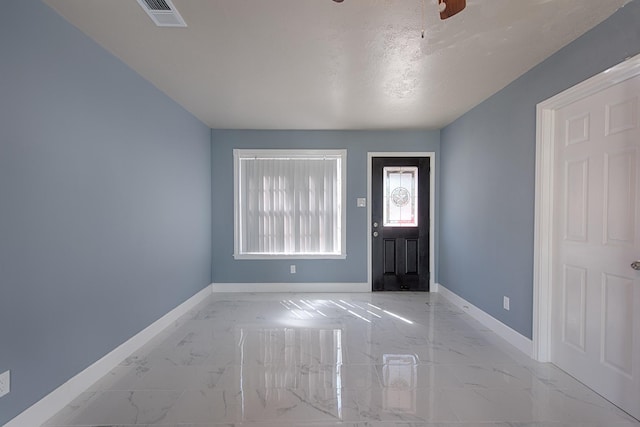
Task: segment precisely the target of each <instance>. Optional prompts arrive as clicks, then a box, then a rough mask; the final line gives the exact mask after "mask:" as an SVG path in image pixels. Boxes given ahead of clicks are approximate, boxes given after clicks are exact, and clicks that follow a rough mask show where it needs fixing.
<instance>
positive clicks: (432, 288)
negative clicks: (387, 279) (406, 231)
mask: <svg viewBox="0 0 640 427" xmlns="http://www.w3.org/2000/svg"><path fill="white" fill-rule="evenodd" d="M374 157H426V158H428V159H429V292H437V291H438V290H437V288H436V285H435V222H436V221H435V219H436V218H435V212H436V210H435V205H436V203H435V200H436V197H435V194H436V153H435V152H434V151H424V152H415V151H411V152H403V151H370V152H367V283H368V284H369V291H370V292H373V279H372V265H373V264H372V258H373V256H372V254H371V243H372V242H371V233H372V230H371V173H372V164H373V158H374Z"/></svg>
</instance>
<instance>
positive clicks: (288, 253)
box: [233, 150, 347, 259]
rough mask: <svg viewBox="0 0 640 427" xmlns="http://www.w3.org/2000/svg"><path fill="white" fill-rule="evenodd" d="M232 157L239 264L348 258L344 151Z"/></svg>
mask: <svg viewBox="0 0 640 427" xmlns="http://www.w3.org/2000/svg"><path fill="white" fill-rule="evenodd" d="M233 155H234V180H235V182H234V189H235V224H234V235H235V247H234V257H235V258H236V259H269V258H345V257H346V254H345V233H344V224H345V209H344V207H345V193H346V191H345V183H346V179H345V177H346V156H347V152H346V150H322V151H319V150H234V151H233Z"/></svg>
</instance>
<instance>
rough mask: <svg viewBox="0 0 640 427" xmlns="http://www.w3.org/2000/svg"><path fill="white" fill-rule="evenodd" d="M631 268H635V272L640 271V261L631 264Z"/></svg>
mask: <svg viewBox="0 0 640 427" xmlns="http://www.w3.org/2000/svg"><path fill="white" fill-rule="evenodd" d="M631 268H633V269H634V270H640V261H633V262H632V263H631Z"/></svg>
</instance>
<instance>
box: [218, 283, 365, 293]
mask: <svg viewBox="0 0 640 427" xmlns="http://www.w3.org/2000/svg"><path fill="white" fill-rule="evenodd" d="M211 289H212V291H213V292H214V293H216V292H295V293H301V292H320V293H325V292H334V293H335V292H370V291H371V287H370V286H369V285H368V284H367V283H357V282H353V283H333V282H331V283H315V282H310V283H213V284H212V285H211Z"/></svg>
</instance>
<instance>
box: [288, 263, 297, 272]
mask: <svg viewBox="0 0 640 427" xmlns="http://www.w3.org/2000/svg"><path fill="white" fill-rule="evenodd" d="M289 272H290V273H291V274H296V265H295V264H291V267H289Z"/></svg>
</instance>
